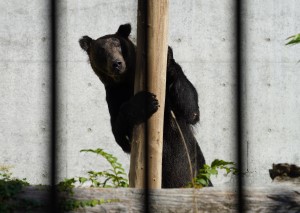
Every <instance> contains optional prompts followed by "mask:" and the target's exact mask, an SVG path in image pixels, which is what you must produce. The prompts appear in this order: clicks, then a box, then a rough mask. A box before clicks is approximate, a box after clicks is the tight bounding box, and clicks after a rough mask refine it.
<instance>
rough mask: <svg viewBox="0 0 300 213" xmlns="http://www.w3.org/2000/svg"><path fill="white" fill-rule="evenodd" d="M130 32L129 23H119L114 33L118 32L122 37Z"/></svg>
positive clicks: (126, 36)
mask: <svg viewBox="0 0 300 213" xmlns="http://www.w3.org/2000/svg"><path fill="white" fill-rule="evenodd" d="M130 33H131V25H130V24H129V23H128V24H123V25H120V27H119V29H118V31H117V33H116V34H118V35H120V36H122V37H124V38H128V36H129V35H130Z"/></svg>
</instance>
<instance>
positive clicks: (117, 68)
mask: <svg viewBox="0 0 300 213" xmlns="http://www.w3.org/2000/svg"><path fill="white" fill-rule="evenodd" d="M112 68H113V70H114V72H115V73H116V74H122V73H123V72H124V71H125V63H124V62H122V61H121V60H118V59H116V60H113V62H112Z"/></svg>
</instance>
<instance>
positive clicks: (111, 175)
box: [79, 149, 128, 187]
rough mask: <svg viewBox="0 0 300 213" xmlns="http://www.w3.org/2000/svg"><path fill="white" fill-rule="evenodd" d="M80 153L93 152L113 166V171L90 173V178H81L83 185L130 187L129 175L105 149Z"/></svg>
mask: <svg viewBox="0 0 300 213" xmlns="http://www.w3.org/2000/svg"><path fill="white" fill-rule="evenodd" d="M80 152H91V153H95V154H97V155H100V156H102V157H104V158H105V159H106V160H107V161H108V163H109V164H110V165H111V169H108V170H105V171H100V172H95V171H89V172H88V175H89V177H88V178H85V177H80V178H79V182H80V183H81V184H83V183H85V182H87V181H90V182H91V186H93V187H128V179H127V178H126V176H127V174H126V172H125V170H124V168H123V167H122V164H121V163H119V162H118V159H117V158H116V157H114V156H113V155H111V154H108V153H106V152H105V151H103V149H84V150H81V151H80Z"/></svg>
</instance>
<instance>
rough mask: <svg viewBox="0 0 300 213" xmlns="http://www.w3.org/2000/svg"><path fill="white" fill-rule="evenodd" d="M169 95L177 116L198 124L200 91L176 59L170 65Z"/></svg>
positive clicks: (168, 75)
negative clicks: (198, 91)
mask: <svg viewBox="0 0 300 213" xmlns="http://www.w3.org/2000/svg"><path fill="white" fill-rule="evenodd" d="M167 95H168V96H169V97H170V106H171V109H172V110H173V112H174V113H175V115H176V117H178V118H181V119H184V120H185V121H186V122H187V123H189V124H196V123H197V122H198V121H199V117H200V111H199V106H198V93H197V91H196V89H195V87H194V86H193V85H192V83H191V82H190V81H189V80H188V79H187V77H186V76H185V75H184V73H183V71H182V69H181V67H180V66H179V65H178V64H177V63H176V62H175V61H173V62H172V63H171V64H170V65H169V67H168V72H167Z"/></svg>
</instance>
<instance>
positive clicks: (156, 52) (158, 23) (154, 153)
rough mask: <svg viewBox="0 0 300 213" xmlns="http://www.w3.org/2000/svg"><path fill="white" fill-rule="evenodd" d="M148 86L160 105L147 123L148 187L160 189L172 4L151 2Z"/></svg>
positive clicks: (149, 12)
mask: <svg viewBox="0 0 300 213" xmlns="http://www.w3.org/2000/svg"><path fill="white" fill-rule="evenodd" d="M147 9H148V11H147V12H148V50H147V51H148V54H147V62H148V63H147V64H148V70H147V86H148V88H147V89H148V91H150V92H152V93H154V94H155V95H156V98H157V99H158V102H159V105H160V107H159V109H158V111H157V112H156V113H155V114H154V115H153V116H152V117H151V118H150V119H149V121H148V130H147V131H148V144H147V145H148V155H147V156H148V162H149V166H148V169H149V171H148V175H149V177H148V180H149V182H148V186H149V188H150V189H158V188H161V180H162V176H161V173H162V149H163V126H164V109H165V92H166V70H167V53H168V27H169V26H168V21H169V19H168V16H169V0H148V8H147Z"/></svg>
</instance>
